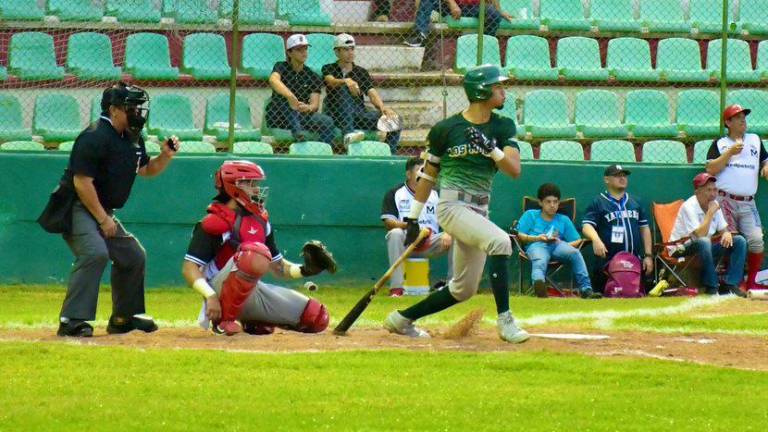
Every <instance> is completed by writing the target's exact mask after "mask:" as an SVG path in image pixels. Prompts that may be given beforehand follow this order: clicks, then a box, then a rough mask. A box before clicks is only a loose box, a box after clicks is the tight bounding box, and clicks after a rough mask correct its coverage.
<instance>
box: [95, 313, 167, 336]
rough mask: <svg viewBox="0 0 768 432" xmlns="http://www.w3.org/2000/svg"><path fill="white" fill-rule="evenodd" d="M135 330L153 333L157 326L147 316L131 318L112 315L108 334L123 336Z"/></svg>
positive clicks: (108, 325)
mask: <svg viewBox="0 0 768 432" xmlns="http://www.w3.org/2000/svg"><path fill="white" fill-rule="evenodd" d="M133 330H141V331H143V332H144V333H152V332H153V331H155V330H157V324H155V321H154V320H153V319H152V317H149V316H147V315H134V316H132V317H130V318H125V317H119V316H115V315H112V316H111V317H110V318H109V323H108V324H107V333H109V334H122V333H128V332H129V331H133Z"/></svg>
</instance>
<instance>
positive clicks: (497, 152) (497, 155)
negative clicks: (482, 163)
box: [489, 147, 504, 162]
mask: <svg viewBox="0 0 768 432" xmlns="http://www.w3.org/2000/svg"><path fill="white" fill-rule="evenodd" d="M489 157H490V158H491V159H493V161H494V162H498V161H500V160H502V159H504V152H503V151H501V149H500V148H498V147H496V148H494V149H493V151H492V152H491V153H490V154H489Z"/></svg>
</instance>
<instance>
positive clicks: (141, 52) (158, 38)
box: [125, 33, 179, 81]
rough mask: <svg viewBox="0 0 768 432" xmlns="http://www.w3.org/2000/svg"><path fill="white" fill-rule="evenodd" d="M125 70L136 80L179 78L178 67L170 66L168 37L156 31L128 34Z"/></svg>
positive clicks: (173, 79)
mask: <svg viewBox="0 0 768 432" xmlns="http://www.w3.org/2000/svg"><path fill="white" fill-rule="evenodd" d="M125 70H126V72H129V73H131V75H133V77H134V78H135V79H137V80H158V81H175V80H178V79H179V69H178V68H176V67H172V66H171V52H170V49H169V48H168V39H166V37H165V36H163V35H161V34H157V33H134V34H132V35H130V36H128V39H127V41H126V47H125Z"/></svg>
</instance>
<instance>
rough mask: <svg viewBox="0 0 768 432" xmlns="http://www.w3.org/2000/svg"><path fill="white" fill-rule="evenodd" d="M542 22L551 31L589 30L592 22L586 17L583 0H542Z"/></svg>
mask: <svg viewBox="0 0 768 432" xmlns="http://www.w3.org/2000/svg"><path fill="white" fill-rule="evenodd" d="M540 7H541V23H542V24H544V25H545V26H547V28H548V29H549V31H553V30H569V31H579V30H580V31H589V30H590V29H591V28H592V24H590V22H589V21H588V20H587V19H586V18H584V7H583V6H582V4H581V0H541V3H540Z"/></svg>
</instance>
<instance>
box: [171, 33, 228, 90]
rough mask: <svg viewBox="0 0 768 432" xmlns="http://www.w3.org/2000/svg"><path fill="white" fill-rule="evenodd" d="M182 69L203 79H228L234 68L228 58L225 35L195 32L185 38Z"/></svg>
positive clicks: (198, 78) (196, 77)
mask: <svg viewBox="0 0 768 432" xmlns="http://www.w3.org/2000/svg"><path fill="white" fill-rule="evenodd" d="M182 57H183V61H182V67H181V68H182V70H183V71H184V72H186V73H188V74H190V75H192V76H193V77H194V78H195V79H196V80H201V81H223V80H228V79H230V77H231V74H232V68H231V67H230V66H229V61H228V60H227V46H226V44H225V42H224V36H222V35H220V34H214V33H194V34H191V35H187V37H185V38H184V53H183V55H182Z"/></svg>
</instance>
